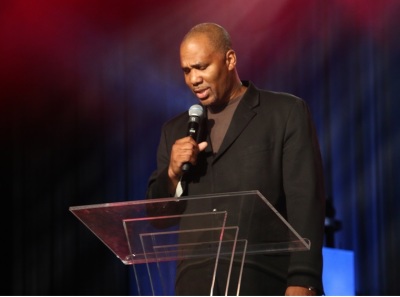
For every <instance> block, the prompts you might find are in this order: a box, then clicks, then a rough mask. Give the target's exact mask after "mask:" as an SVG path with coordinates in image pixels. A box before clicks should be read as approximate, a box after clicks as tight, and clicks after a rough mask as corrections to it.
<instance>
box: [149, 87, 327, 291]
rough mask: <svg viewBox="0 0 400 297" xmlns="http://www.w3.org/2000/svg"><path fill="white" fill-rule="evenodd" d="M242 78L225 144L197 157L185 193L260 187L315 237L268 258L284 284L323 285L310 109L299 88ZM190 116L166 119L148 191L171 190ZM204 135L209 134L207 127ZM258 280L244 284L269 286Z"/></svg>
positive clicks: (319, 183)
mask: <svg viewBox="0 0 400 297" xmlns="http://www.w3.org/2000/svg"><path fill="white" fill-rule="evenodd" d="M243 84H244V85H246V86H247V87H248V88H247V91H246V93H245V94H244V95H243V98H242V100H241V102H240V103H239V105H238V107H237V109H236V111H235V113H234V115H233V118H232V122H231V124H230V126H229V128H228V131H227V133H226V136H225V138H224V140H223V142H222V144H221V147H220V150H219V151H218V153H217V154H216V155H214V154H213V152H212V147H211V145H209V146H208V147H207V148H206V150H205V151H204V152H202V153H201V154H200V155H199V156H198V163H197V165H196V166H195V167H193V168H192V170H191V171H190V173H189V174H188V175H187V176H186V177H185V180H186V185H185V195H198V194H208V193H224V192H236V191H247V190H259V191H260V192H261V193H262V194H263V195H264V196H265V197H266V198H267V199H268V200H269V202H271V204H272V205H273V206H274V207H275V208H276V209H277V210H278V211H279V212H280V213H281V214H282V215H283V217H284V218H286V219H287V220H288V222H289V223H290V224H291V225H292V227H293V228H294V229H295V230H296V231H297V232H298V233H299V234H300V235H301V236H302V237H306V238H309V239H310V240H311V250H310V251H307V252H298V253H293V254H292V255H291V256H290V257H288V258H287V259H285V260H282V258H279V259H278V260H276V262H275V263H273V264H268V265H272V266H276V267H277V269H278V270H279V272H278V274H279V275H281V276H283V277H284V278H285V280H284V287H286V285H300V286H307V287H308V286H312V287H315V288H317V289H318V290H319V291H320V292H322V290H323V286H322V245H323V232H324V216H325V193H324V184H323V172H322V164H321V163H322V162H321V156H320V150H319V145H318V140H317V137H316V132H315V128H314V124H313V121H312V117H311V115H310V112H309V109H308V107H307V105H306V103H305V102H304V101H303V100H301V99H300V98H298V97H295V96H293V95H290V94H286V93H277V92H270V91H265V90H260V89H258V88H256V87H255V86H254V85H253V84H252V83H251V82H246V81H244V82H243ZM187 122H188V115H187V112H185V113H182V114H180V115H178V116H177V117H175V118H173V119H172V120H170V121H168V122H167V123H165V124H164V126H163V128H162V135H161V139H160V143H159V147H158V152H157V170H156V171H155V172H154V173H153V174H152V176H151V177H150V179H149V187H148V193H147V196H148V197H149V198H156V197H157V198H158V197H168V195H169V194H168V192H167V180H168V177H167V170H168V164H169V158H170V154H171V147H172V145H173V143H174V142H175V140H177V139H179V138H182V137H184V136H186V133H187ZM203 131H206V129H204V130H203ZM204 139H206V140H207V141H208V142H210V141H209V138H208V135H207V134H206V133H205V134H204ZM261 228H262V227H261ZM255 262H256V263H261V262H262V261H261V262H260V260H259V259H255ZM266 265H267V264H266ZM252 279H255V280H257V278H255V277H252ZM245 280H246V278H245V277H244V279H243V282H245ZM261 282H262V281H261ZM252 286H253V287H254V286H256V287H257V286H260V288H259V289H257V288H255V289H254V290H251V291H248V292H244V294H245V295H247V294H251V295H259V294H263V295H267V294H268V292H263V288H262V286H261V284H260V280H257V281H256V283H253V284H252V285H250V287H252ZM242 287H243V288H245V287H246V286H245V285H243V286H242ZM284 287H283V289H284ZM244 290H245V289H244ZM279 292H282V291H279ZM283 293H284V291H283ZM273 294H275V293H273Z"/></svg>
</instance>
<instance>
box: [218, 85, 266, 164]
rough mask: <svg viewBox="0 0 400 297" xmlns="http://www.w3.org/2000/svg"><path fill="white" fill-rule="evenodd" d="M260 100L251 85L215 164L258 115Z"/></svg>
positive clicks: (234, 115) (236, 113)
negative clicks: (257, 108) (256, 108)
mask: <svg viewBox="0 0 400 297" xmlns="http://www.w3.org/2000/svg"><path fill="white" fill-rule="evenodd" d="M259 100H260V98H259V92H258V91H257V89H256V88H255V87H254V85H253V84H251V83H250V84H249V86H248V89H247V91H246V93H245V94H244V95H243V98H242V100H241V101H240V103H239V105H238V107H237V109H236V111H235V113H234V114H233V117H232V121H231V123H230V125H229V128H228V131H227V132H226V135H225V138H224V140H223V141H222V144H221V147H220V149H219V151H218V153H217V154H216V155H215V157H214V160H213V163H215V162H216V161H217V160H218V159H219V158H220V157H221V156H222V155H223V154H224V153H225V152H226V150H227V149H229V147H230V146H231V145H232V144H233V143H234V142H235V140H236V139H237V138H238V137H239V135H240V134H241V133H242V132H243V130H244V129H245V128H246V126H247V125H248V124H249V122H250V121H251V120H252V119H253V118H254V116H255V115H256V114H257V112H256V111H255V110H254V108H255V107H256V106H258V105H259Z"/></svg>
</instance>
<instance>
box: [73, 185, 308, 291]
mask: <svg viewBox="0 0 400 297" xmlns="http://www.w3.org/2000/svg"><path fill="white" fill-rule="evenodd" d="M70 211H71V212H72V213H73V214H74V215H75V216H76V217H77V218H78V219H79V220H80V221H81V222H82V223H83V224H84V225H85V226H86V227H87V228H88V229H89V230H90V231H92V232H93V233H94V234H95V235H96V236H97V237H98V238H99V239H100V240H101V241H102V242H103V243H104V244H105V245H106V246H107V247H108V248H109V249H110V250H111V251H112V252H113V253H114V254H115V255H116V256H117V257H118V258H119V259H120V260H121V261H122V263H124V264H126V265H132V267H133V270H134V275H135V279H136V283H137V286H138V291H139V294H140V292H141V291H142V290H141V287H142V286H147V287H150V288H151V291H152V293H153V295H171V294H170V291H169V290H168V287H171V284H170V283H171V281H174V280H171V273H169V272H167V273H166V272H165V271H166V269H165V268H163V266H164V265H165V264H166V263H172V265H174V266H175V267H177V270H178V273H177V275H176V278H179V277H180V276H181V275H183V274H184V273H186V272H185V271H188V269H191V268H193V267H202V269H203V268H204V269H203V270H202V271H203V272H204V273H203V274H202V275H201V278H202V280H204V281H205V282H206V283H207V287H208V289H207V290H206V292H205V293H204V295H214V294H220V295H240V283H241V279H242V274H243V265H244V262H245V260H246V257H248V256H249V255H255V254H265V255H268V254H273V253H287V252H294V251H305V250H308V249H309V248H310V242H309V240H308V239H306V238H302V237H301V236H300V235H299V234H298V233H297V232H296V231H295V230H294V229H293V228H292V227H291V226H290V224H289V223H288V222H287V221H286V220H285V219H284V218H283V217H282V216H281V215H280V214H279V213H278V211H277V210H276V209H275V208H274V207H273V206H272V205H271V204H270V203H269V202H268V200H267V199H266V198H265V197H264V196H263V195H262V194H261V193H260V192H258V191H243V192H232V193H220V194H210V195H201V196H200V195H199V196H184V197H179V198H176V197H172V198H171V197H168V198H161V199H146V200H136V201H127V202H116V203H105V204H95V205H86V206H73V207H70ZM250 231H251V232H250ZM137 265H142V266H145V267H146V269H145V271H146V273H145V274H144V273H143V272H142V271H143V270H141V273H138V270H137ZM168 269H170V268H168ZM167 271H168V270H167ZM218 273H219V278H218V286H216V276H217V275H218ZM144 278H147V281H146V280H145V279H144ZM144 282H147V283H146V284H143V283H144ZM216 290H218V293H215V292H216ZM190 295H198V293H197V292H193V294H190Z"/></svg>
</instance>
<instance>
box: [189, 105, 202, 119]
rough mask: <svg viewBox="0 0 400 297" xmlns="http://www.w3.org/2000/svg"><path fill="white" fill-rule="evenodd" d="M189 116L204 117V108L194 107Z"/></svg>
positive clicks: (190, 109) (191, 108)
mask: <svg viewBox="0 0 400 297" xmlns="http://www.w3.org/2000/svg"><path fill="white" fill-rule="evenodd" d="M189 116H191V117H192V116H195V117H202V116H203V106H201V105H199V104H195V105H192V106H191V107H190V108H189Z"/></svg>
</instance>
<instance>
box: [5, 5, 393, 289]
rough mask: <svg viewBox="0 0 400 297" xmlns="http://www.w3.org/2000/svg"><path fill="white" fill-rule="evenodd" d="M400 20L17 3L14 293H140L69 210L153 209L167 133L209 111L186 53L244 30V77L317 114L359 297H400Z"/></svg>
mask: <svg viewBox="0 0 400 297" xmlns="http://www.w3.org/2000/svg"><path fill="white" fill-rule="evenodd" d="M222 8H223V9H222ZM398 11H400V2H398V1H396V0H383V1H373V0H365V1H360V0H354V1H345V0H335V1H319V0H305V1H297V0H288V1H282V0H271V1H263V0H249V1H246V2H245V3H243V2H242V1H237V0H234V1H225V0H221V1H211V0H210V1H207V0H206V1H204V0H203V1H197V0H196V1H179V0H174V1H157V0H153V1H124V0H121V1H113V2H108V1H66V0H60V1H46V0H38V1H23V0H6V1H3V2H2V4H1V5H0V40H1V42H0V44H1V45H0V63H1V64H0V112H1V113H0V127H1V128H0V133H1V134H0V137H1V138H0V144H1V157H2V159H1V160H2V166H1V168H2V170H1V172H2V179H1V181H0V191H1V197H2V199H3V201H4V206H3V210H4V211H3V215H2V228H3V238H2V247H3V252H2V265H1V266H2V271H3V274H2V275H5V276H6V277H5V279H4V282H2V284H3V286H4V289H3V290H2V292H3V294H5V295H129V294H135V293H134V292H135V288H134V287H135V286H134V282H133V279H132V273H131V268H130V267H129V266H125V265H124V264H122V262H121V261H120V260H119V259H118V258H116V257H115V255H114V254H113V253H112V252H111V251H110V250H109V249H108V248H107V247H106V246H105V245H103V243H102V242H101V241H99V240H98V238H96V237H95V236H94V234H92V233H91V232H90V231H89V230H88V229H87V228H86V227H85V226H84V225H83V224H82V223H81V222H79V221H78V220H77V219H76V218H75V217H74V216H73V215H72V214H71V213H70V212H69V207H70V206H77V205H87V204H98V203H105V202H117V201H127V200H138V199H143V198H144V194H145V190H146V181H147V177H148V176H149V174H150V173H151V171H152V170H153V169H154V168H155V152H156V146H157V143H158V140H159V133H160V128H161V125H162V123H163V122H164V121H166V120H167V119H169V118H171V117H172V116H174V115H175V114H177V113H178V112H181V111H185V110H187V109H188V108H189V107H190V105H191V104H194V103H195V102H196V100H195V98H193V96H192V95H191V94H190V93H189V91H188V90H187V89H186V87H185V86H184V83H183V75H182V73H181V70H180V64H179V55H178V50H179V42H180V39H181V37H182V36H183V35H184V33H185V32H186V31H187V30H188V29H189V28H190V27H191V26H193V25H194V24H196V23H199V22H205V21H211V22H216V23H220V24H221V25H223V26H225V27H226V28H227V29H228V30H229V31H230V32H231V35H232V39H233V43H234V48H235V49H236V52H237V55H238V59H239V61H238V69H239V73H240V76H241V78H242V79H249V80H252V81H253V82H254V83H255V84H256V85H258V86H259V87H261V88H266V89H271V90H276V91H286V92H290V93H293V94H296V95H298V96H300V97H302V98H303V99H304V100H306V101H307V102H308V103H309V105H310V108H311V110H312V113H313V116H314V120H315V122H316V126H317V130H318V135H319V138H320V144H321V150H322V154H323V161H324V167H325V175H326V184H327V193H326V195H327V198H328V199H329V201H330V202H331V203H332V206H333V209H334V211H333V215H334V219H335V220H337V221H338V222H340V223H341V228H340V229H339V230H338V231H336V232H335V233H334V240H333V241H332V242H331V244H332V245H333V246H334V247H336V248H341V249H347V250H352V251H354V255H355V273H356V292H357V294H358V295H399V293H400V283H399V281H398V279H399V277H400V272H399V268H398V263H400V257H399V255H398V254H399V246H400V239H399V234H400V219H399V217H398V213H399V212H400V199H399V198H400V186H399V175H400V161H399V158H398V156H397V155H398V152H399V151H400V117H398V113H399V111H400V106H399V105H400V103H399V102H400V100H398V99H396V98H397V94H398V93H400V89H399V88H400V84H399V82H398V81H399V77H400V73H399V68H400V60H399V59H400V38H399V33H398V28H399V27H400V21H399V17H398ZM10 209H11V211H9V210H10Z"/></svg>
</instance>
